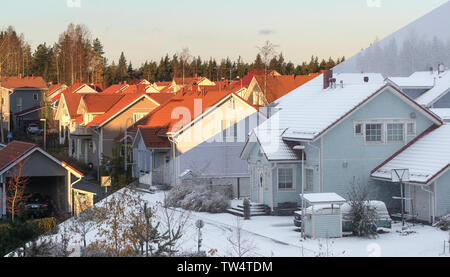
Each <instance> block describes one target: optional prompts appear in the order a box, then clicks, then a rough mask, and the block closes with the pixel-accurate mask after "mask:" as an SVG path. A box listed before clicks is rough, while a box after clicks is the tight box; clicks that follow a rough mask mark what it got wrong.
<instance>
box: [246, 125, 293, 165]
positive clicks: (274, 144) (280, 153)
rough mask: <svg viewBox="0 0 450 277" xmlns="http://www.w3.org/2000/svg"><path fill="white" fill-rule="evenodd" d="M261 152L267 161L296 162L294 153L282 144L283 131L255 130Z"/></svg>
mask: <svg viewBox="0 0 450 277" xmlns="http://www.w3.org/2000/svg"><path fill="white" fill-rule="evenodd" d="M254 131H255V134H256V136H257V137H258V142H259V144H260V147H261V150H262V152H263V153H264V155H265V156H266V158H267V159H268V160H269V161H280V160H286V161H288V160H293V161H295V160H298V156H297V155H296V153H295V151H294V150H293V149H291V148H290V147H289V146H288V145H287V144H285V143H284V142H283V138H282V134H283V132H284V130H283V129H260V128H258V129H255V130H254Z"/></svg>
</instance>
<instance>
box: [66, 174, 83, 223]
mask: <svg viewBox="0 0 450 277" xmlns="http://www.w3.org/2000/svg"><path fill="white" fill-rule="evenodd" d="M71 175H72V174H71V173H70V172H69V207H70V213H71V214H72V215H73V197H72V195H73V194H72V192H73V186H74V185H76V184H77V183H79V182H80V181H81V180H82V179H83V177H80V178H78V180H76V181H75V182H73V183H71V182H70V179H71V178H70V176H71Z"/></svg>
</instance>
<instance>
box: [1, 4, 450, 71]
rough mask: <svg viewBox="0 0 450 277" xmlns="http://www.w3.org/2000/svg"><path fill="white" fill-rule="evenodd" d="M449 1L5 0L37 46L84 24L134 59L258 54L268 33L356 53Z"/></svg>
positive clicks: (294, 49) (286, 50) (294, 56)
mask: <svg viewBox="0 0 450 277" xmlns="http://www.w3.org/2000/svg"><path fill="white" fill-rule="evenodd" d="M446 2H447V0H427V1H424V0H314V1H313V0H277V1H273V0H270V1H269V0H244V1H243V0H226V1H225V0H221V1H219V0H158V1H157V0H127V1H125V0H39V1H31V0H28V1H26V0H1V4H0V9H1V10H5V11H10V12H2V13H1V14H2V16H1V17H0V29H4V28H6V27H7V26H9V25H12V26H14V27H15V28H16V31H17V32H19V33H23V34H24V35H25V38H26V40H27V41H28V42H29V43H30V44H31V45H32V47H33V48H34V47H36V46H37V45H38V44H39V43H42V42H46V43H47V44H53V43H54V42H56V41H57V40H58V36H59V34H61V33H62V32H63V31H64V30H65V29H66V28H67V25H68V24H69V23H71V22H72V23H75V24H84V25H86V26H87V27H88V28H89V30H90V31H91V35H92V38H97V37H98V38H99V39H100V41H101V42H102V43H103V45H104V50H105V52H106V54H105V55H106V57H107V58H108V59H109V60H110V61H111V60H117V59H118V58H119V56H120V53H121V51H123V52H124V53H125V56H126V57H127V59H128V60H129V61H131V62H132V63H133V65H134V66H138V65H140V64H141V63H143V62H144V61H146V60H158V61H159V58H160V57H161V56H163V55H165V54H166V53H168V54H169V55H173V54H175V53H177V52H180V51H181V50H182V49H183V48H185V47H188V48H189V49H190V52H191V54H192V55H194V56H200V57H202V58H203V59H208V58H209V57H214V58H217V59H219V58H224V57H230V58H231V59H233V60H235V59H237V58H238V56H239V55H240V56H242V57H243V59H244V61H247V62H251V61H253V60H254V58H255V56H256V54H257V52H258V49H257V46H261V45H262V44H264V42H265V41H266V40H270V41H271V42H272V43H274V44H276V45H278V48H277V49H276V50H277V52H278V53H279V52H282V53H283V55H284V57H285V59H286V60H290V61H292V62H294V63H300V62H302V61H307V60H309V58H310V57H311V55H318V56H319V57H321V58H322V57H324V58H327V57H330V56H331V57H334V58H336V57H342V56H346V57H351V56H352V55H354V54H356V53H357V52H358V51H360V49H361V48H365V47H367V46H368V45H369V44H370V42H372V41H374V40H375V39H376V38H379V39H382V38H384V37H386V36H388V35H389V34H391V33H393V32H395V31H397V30H399V29H400V28H402V27H404V26H406V25H407V24H409V23H410V22H412V21H414V20H416V19H417V18H419V17H421V16H423V15H425V14H426V13H428V12H430V11H432V10H433V9H435V8H437V7H439V6H440V5H442V4H444V3H446Z"/></svg>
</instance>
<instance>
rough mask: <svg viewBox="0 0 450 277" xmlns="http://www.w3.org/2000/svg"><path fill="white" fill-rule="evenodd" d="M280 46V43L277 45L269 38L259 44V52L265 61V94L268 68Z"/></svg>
mask: <svg viewBox="0 0 450 277" xmlns="http://www.w3.org/2000/svg"><path fill="white" fill-rule="evenodd" d="M278 47H279V45H275V44H273V43H271V42H270V41H268V40H267V41H266V42H265V44H264V45H263V46H257V48H258V50H259V54H260V55H261V56H262V58H263V62H264V94H265V93H266V91H267V68H268V66H269V62H270V60H271V59H272V57H273V56H275V55H276V54H277V52H276V50H275V49H276V48H278Z"/></svg>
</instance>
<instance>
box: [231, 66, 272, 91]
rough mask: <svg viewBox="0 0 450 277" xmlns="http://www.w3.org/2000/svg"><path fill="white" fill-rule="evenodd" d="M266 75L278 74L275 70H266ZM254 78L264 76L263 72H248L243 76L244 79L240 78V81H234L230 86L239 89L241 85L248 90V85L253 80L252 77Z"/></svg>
mask: <svg viewBox="0 0 450 277" xmlns="http://www.w3.org/2000/svg"><path fill="white" fill-rule="evenodd" d="M265 72H266V74H267V75H270V76H272V75H279V74H278V72H276V71H275V70H266V71H265ZM255 76H264V70H257V69H255V70H253V71H251V72H249V73H248V74H247V75H245V76H244V77H242V79H241V80H238V81H235V82H233V83H232V84H231V85H232V86H233V87H239V88H241V84H242V87H243V88H248V86H249V85H250V83H251V82H252V80H253V77H255Z"/></svg>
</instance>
